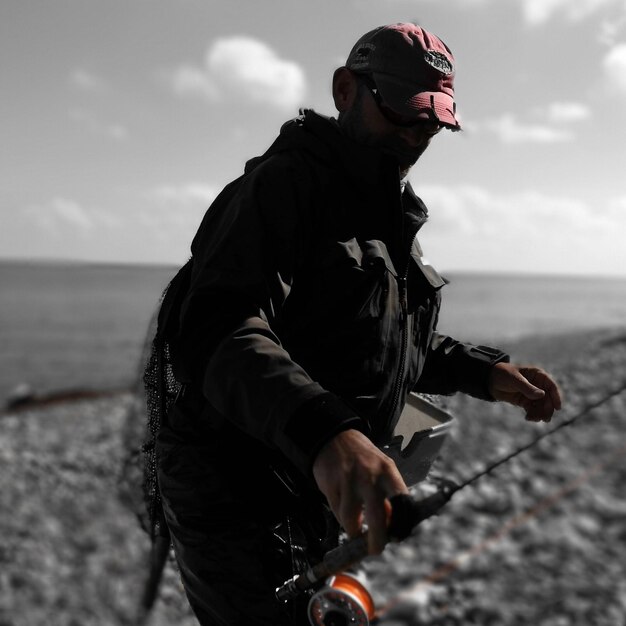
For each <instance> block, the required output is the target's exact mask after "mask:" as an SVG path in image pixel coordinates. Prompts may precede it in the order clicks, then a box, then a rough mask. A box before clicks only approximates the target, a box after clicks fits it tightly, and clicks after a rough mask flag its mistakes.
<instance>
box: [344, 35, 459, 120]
mask: <svg viewBox="0 0 626 626" xmlns="http://www.w3.org/2000/svg"><path fill="white" fill-rule="evenodd" d="M346 67H347V68H349V69H351V70H352V71H354V72H355V73H357V74H370V75H371V76H372V78H373V79H374V82H375V83H376V86H377V87H378V90H379V91H380V95H381V96H382V98H383V101H384V102H385V103H386V104H388V105H389V106H390V107H391V108H392V109H393V110H394V111H397V112H398V113H402V114H404V115H415V113H418V115H417V117H418V118H419V117H423V118H432V116H433V113H434V115H435V116H436V117H437V119H438V120H439V121H440V122H441V123H442V124H445V125H446V126H448V127H449V128H452V129H453V130H459V129H460V128H461V126H460V124H459V122H458V120H457V118H456V104H455V102H454V69H455V67H454V56H453V55H452V52H451V51H450V48H448V46H446V44H445V43H443V41H441V39H439V37H437V36H436V35H433V34H432V33H429V32H428V31H426V30H424V29H423V28H422V27H421V26H416V25H415V24H390V25H388V26H379V27H378V28H375V29H374V30H372V31H370V32H368V33H366V34H365V35H363V37H361V38H360V39H359V40H358V41H357V42H356V44H355V45H354V47H353V48H352V50H351V52H350V54H349V55H348V60H347V61H346Z"/></svg>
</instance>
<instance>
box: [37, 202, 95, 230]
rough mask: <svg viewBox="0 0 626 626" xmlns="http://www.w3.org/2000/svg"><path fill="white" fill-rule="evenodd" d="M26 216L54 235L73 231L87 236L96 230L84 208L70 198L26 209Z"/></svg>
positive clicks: (92, 220) (91, 218)
mask: <svg viewBox="0 0 626 626" xmlns="http://www.w3.org/2000/svg"><path fill="white" fill-rule="evenodd" d="M24 215H25V216H26V217H27V218H28V219H29V220H31V221H32V222H33V224H35V225H36V226H37V227H38V228H41V229H43V230H46V231H48V232H49V233H52V234H59V233H61V232H64V231H68V230H69V231H71V232H73V233H78V234H86V233H89V232H91V231H93V230H94V228H95V222H94V219H93V217H92V216H91V215H90V214H89V211H87V210H86V209H85V208H84V207H83V206H81V205H80V204H79V203H78V202H76V201H75V200H70V199H68V198H54V199H53V200H51V201H50V202H49V203H47V204H38V205H33V206H30V207H28V208H26V209H24Z"/></svg>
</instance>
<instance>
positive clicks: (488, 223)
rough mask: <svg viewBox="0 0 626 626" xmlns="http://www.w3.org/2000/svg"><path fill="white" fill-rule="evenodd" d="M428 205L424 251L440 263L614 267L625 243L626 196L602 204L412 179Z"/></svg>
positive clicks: (619, 265) (622, 260) (447, 266)
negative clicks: (622, 237)
mask: <svg viewBox="0 0 626 626" xmlns="http://www.w3.org/2000/svg"><path fill="white" fill-rule="evenodd" d="M416 191H417V193H418V195H419V196H420V197H422V198H423V200H424V201H425V202H426V205H427V206H428V207H429V212H430V220H429V224H428V225H427V226H426V227H425V228H424V229H423V230H422V231H421V233H420V240H421V241H422V244H423V247H424V251H425V254H426V256H428V258H429V259H430V260H431V261H432V262H433V264H434V265H435V266H439V267H440V269H442V270H448V271H449V270H451V269H456V270H458V269H472V270H485V271H490V270H495V269H500V270H508V271H530V272H565V273H594V272H596V273H619V272H622V271H623V267H625V266H626V249H624V247H623V246H622V245H621V241H620V238H619V237H618V236H616V233H622V232H626V196H622V197H618V198H613V199H611V200H609V201H607V202H606V204H605V205H604V206H603V207H598V206H595V205H594V206H593V207H592V206H590V205H588V204H586V203H585V202H582V201H580V200H577V199H574V198H568V197H558V196H551V195H547V194H543V193H538V192H531V191H527V192H520V193H512V194H497V193H492V192H490V191H489V190H487V189H484V188H481V187H475V186H457V187H451V186H445V187H442V186H437V185H424V186H421V185H416Z"/></svg>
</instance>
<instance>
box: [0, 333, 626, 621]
mask: <svg viewBox="0 0 626 626" xmlns="http://www.w3.org/2000/svg"><path fill="white" fill-rule="evenodd" d="M503 347H505V348H506V349H508V350H509V351H510V352H511V354H512V356H513V359H514V360H516V361H518V362H520V361H524V362H533V363H537V364H540V365H543V366H544V367H545V368H546V369H548V370H549V371H551V372H553V373H554V374H555V376H556V378H557V379H558V381H559V383H560V385H561V387H562V389H563V391H564V395H565V399H566V403H565V407H564V409H563V411H561V414H562V415H560V416H559V417H556V418H555V419H554V420H553V422H552V423H551V424H549V425H537V424H530V423H527V422H526V421H525V420H524V419H523V416H522V415H521V412H520V411H519V410H518V409H515V408H513V407H509V406H506V405H502V404H498V403H485V402H480V401H477V400H474V399H472V398H468V397H465V396H461V395H457V396H452V397H449V398H438V399H437V402H438V403H440V404H442V405H443V406H445V408H447V409H448V410H449V411H451V412H452V413H453V414H454V415H455V416H456V420H455V424H454V427H453V429H452V432H451V434H450V435H449V436H448V440H447V442H446V445H445V447H444V450H443V453H442V456H441V458H440V459H439V460H438V461H437V462H436V464H435V467H434V468H433V473H434V474H435V475H441V476H445V477H447V478H452V479H454V480H456V481H462V480H464V479H465V478H467V477H469V476H471V475H472V474H473V473H474V472H475V471H478V470H479V469H480V468H482V467H483V466H484V464H485V462H487V461H489V460H492V459H495V458H499V457H500V456H502V455H503V454H506V453H508V452H509V451H510V450H512V449H514V448H516V447H518V446H520V445H523V444H525V443H527V442H528V441H530V440H532V439H533V438H534V437H536V436H537V435H538V434H540V433H541V432H544V431H545V430H546V429H549V428H552V427H554V426H555V425H558V424H559V423H560V422H561V421H562V420H563V419H567V418H569V417H572V416H574V415H576V414H578V413H581V414H582V413H584V415H582V417H581V418H580V419H579V420H578V421H577V422H576V423H575V424H574V425H572V426H568V427H567V428H563V429H561V430H559V431H558V432H557V433H555V434H554V435H552V436H551V437H547V438H546V439H544V440H542V441H541V443H539V444H538V445H537V446H536V447H534V448H532V450H530V451H528V452H526V453H524V454H522V455H520V456H518V457H516V458H515V459H514V460H513V461H511V462H510V463H507V464H506V465H504V466H502V467H501V468H499V469H497V470H496V471H495V472H494V473H493V474H492V475H489V476H487V477H485V478H482V479H480V480H479V481H477V482H476V483H475V484H474V485H472V486H470V487H468V488H467V489H464V490H462V491H460V492H458V493H457V494H456V495H455V496H454V497H453V498H452V500H451V501H450V502H449V503H448V504H447V505H446V507H445V508H444V509H443V510H442V511H441V513H440V515H438V516H437V517H434V518H431V519H430V520H427V521H426V522H424V523H423V524H422V525H421V526H420V527H419V528H418V529H417V531H416V533H415V534H414V535H413V536H412V537H410V538H409V539H408V540H406V541H405V542H403V543H401V544H395V545H389V546H388V547H387V549H386V550H385V552H384V553H383V555H381V556H380V557H377V558H372V559H368V560H367V561H366V563H365V564H364V569H365V570H366V572H367V574H368V577H369V579H370V587H371V591H372V594H373V597H374V599H375V601H376V606H377V607H378V623H380V624H381V625H383V624H384V625H385V626H413V625H419V624H424V625H429V626H435V625H437V626H439V625H441V626H443V625H445V626H454V625H457V624H458V625H461V624H463V625H468V624H476V625H481V626H490V625H492V624H493V625H494V626H495V625H496V624H497V625H498V626H513V625H515V626H517V625H520V626H521V625H522V624H524V626H527V625H528V624H531V623H532V624H536V625H538V626H573V625H580V626H583V625H584V626H590V625H592V626H604V625H606V626H609V625H610V626H620V625H626V493H625V491H624V485H625V484H626V445H625V443H626V440H625V438H624V432H625V430H626V415H625V413H626V393H622V394H619V395H615V396H614V397H612V398H611V399H610V400H608V401H606V402H605V403H603V404H601V405H600V406H599V407H598V408H596V409H594V410H592V411H590V412H587V411H586V410H585V407H586V406H588V405H589V404H591V403H593V402H596V401H599V400H601V399H602V398H604V397H605V396H606V395H608V394H609V393H610V392H611V391H612V390H614V389H616V388H618V387H620V386H626V330H623V331H622V330H605V331H598V332H595V333H585V334H571V335H563V336H551V337H549V338H546V337H540V338H535V339H532V340H531V339H527V340H524V341H519V342H518V343H516V344H513V345H510V346H503ZM130 402H131V397H130V395H129V394H127V393H117V394H113V395H108V396H107V395H105V396H104V397H101V398H88V399H80V398H79V399H75V400H73V401H71V402H54V403H49V404H47V405H46V406H39V407H37V406H34V407H30V408H29V407H28V406H26V407H24V408H22V409H20V410H18V409H13V410H12V411H9V412H5V413H3V414H2V415H1V416H0V425H1V429H0V511H1V513H0V626H38V625H40V624H41V625H44V624H45V625H47V626H56V625H59V626H89V625H92V624H93V625H96V624H97V625H111V626H117V625H125V624H131V623H133V616H134V615H135V610H136V606H137V602H138V597H139V595H140V593H141V589H142V585H143V580H144V576H145V573H146V571H147V569H146V568H147V558H148V548H149V542H148V539H147V537H146V535H145V534H144V533H143V531H142V530H141V529H140V528H139V526H138V524H137V522H136V520H135V518H134V516H133V514H132V513H131V512H130V511H128V509H126V508H125V507H124V506H123V505H122V504H121V502H120V501H119V500H118V498H117V482H118V479H119V473H120V467H121V452H122V445H121V433H122V431H123V426H124V419H125V416H126V410H127V407H128V406H129V404H130ZM196 623H197V622H196V621H195V619H194V618H193V616H192V615H191V614H190V612H189V609H188V607H187V604H186V601H185V598H184V595H183V592H182V589H181V586H180V582H179V579H178V575H177V572H176V568H175V565H174V563H173V561H172V559H171V558H170V561H169V563H168V566H167V568H166V571H165V577H164V581H163V584H162V587H161V592H160V596H159V600H158V602H157V604H156V606H155V609H154V612H153V614H152V616H151V618H150V620H149V624H150V626H165V625H166V624H168V625H169V624H176V625H177V626H192V625H194V624H196Z"/></svg>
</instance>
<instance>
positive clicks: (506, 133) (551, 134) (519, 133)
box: [472, 113, 574, 144]
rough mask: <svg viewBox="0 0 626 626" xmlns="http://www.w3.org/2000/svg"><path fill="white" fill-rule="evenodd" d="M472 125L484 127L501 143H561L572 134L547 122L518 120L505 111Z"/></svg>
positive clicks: (477, 127) (572, 136)
mask: <svg viewBox="0 0 626 626" xmlns="http://www.w3.org/2000/svg"><path fill="white" fill-rule="evenodd" d="M472 127H474V128H476V129H477V130H480V129H482V128H484V129H485V130H487V131H488V132H491V133H493V134H494V135H496V136H497V137H498V139H500V141H502V142H503V143H509V144H519V143H542V144H548V143H562V142H566V141H571V140H572V139H573V138H574V135H573V133H572V132H571V131H569V130H565V129H563V128H555V127H553V126H550V125H547V124H528V123H523V122H520V121H519V120H518V119H517V118H516V117H515V116H514V115H513V114H511V113H505V114H504V115H502V116H500V117H499V118H495V119H492V120H488V121H486V122H480V123H474V124H473V125H472Z"/></svg>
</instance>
